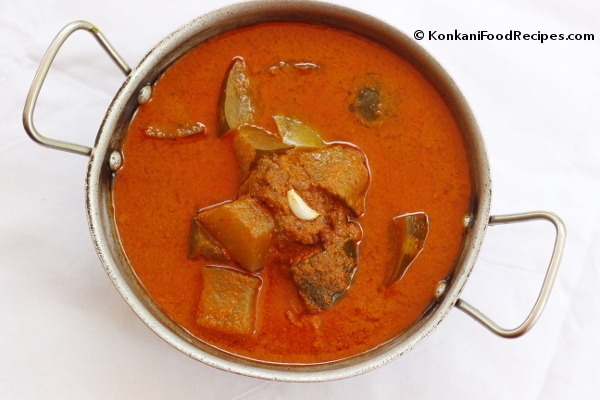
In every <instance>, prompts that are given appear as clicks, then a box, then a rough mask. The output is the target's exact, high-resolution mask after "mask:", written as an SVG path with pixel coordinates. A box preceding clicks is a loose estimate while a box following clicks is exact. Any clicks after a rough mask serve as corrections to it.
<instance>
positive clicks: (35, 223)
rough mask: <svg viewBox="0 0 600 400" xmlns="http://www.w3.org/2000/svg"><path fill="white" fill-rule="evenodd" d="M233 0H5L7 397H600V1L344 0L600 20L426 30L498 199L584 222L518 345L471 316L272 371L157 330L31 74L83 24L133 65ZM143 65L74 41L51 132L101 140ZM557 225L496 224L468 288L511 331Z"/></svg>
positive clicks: (535, 286)
mask: <svg viewBox="0 0 600 400" xmlns="http://www.w3.org/2000/svg"><path fill="white" fill-rule="evenodd" d="M228 3H230V1H204V0H195V1H190V2H186V1H182V0H170V1H159V0H146V1H144V2H141V1H140V2H133V1H123V0H120V1H116V0H109V1H74V0H72V1H41V0H40V1H27V2H26V1H19V2H17V1H12V0H1V2H0V195H1V198H0V221H1V222H0V224H1V225H0V398H2V399H42V398H43V399H83V398H85V399H130V398H143V399H166V398H169V399H241V398H244V399H268V398H285V399H304V398H312V399H331V398H343V399H365V398H410V399H420V398H423V399H442V398H443V399H453V398H454V399H459V398H460V399H463V400H466V399H483V398H485V399H565V398H573V399H574V398H577V399H589V398H597V397H596V396H597V395H598V393H600V383H599V379H598V378H600V375H598V374H599V372H598V371H599V370H600V339H599V338H600V322H599V320H600V311H599V310H600V296H599V295H598V292H599V288H600V272H599V270H600V254H599V249H600V227H599V223H600V161H598V153H599V151H600V139H599V135H600V132H599V128H600V123H599V119H598V116H599V114H600V6H599V5H598V4H599V3H597V2H593V1H591V0H590V1H579V2H577V1H568V2H567V1H557V0H554V1H543V2H542V1H516V0H513V1H489V2H485V4H484V2H475V1H473V2H469V1H453V2H442V1H440V2H425V1H423V2H417V1H409V2H402V1H378V0H370V1H351V0H344V1H341V0H338V1H337V3H339V4H342V5H346V6H351V7H354V8H357V9H359V10H362V11H366V12H368V13H370V14H372V15H374V16H376V17H378V18H380V19H383V20H385V21H387V22H389V23H390V24H392V25H394V26H396V27H398V28H399V29H401V30H403V31H404V32H406V33H407V34H409V35H412V34H413V32H414V31H415V30H417V29H421V30H424V31H425V33H427V32H428V31H430V30H432V31H433V30H436V31H438V32H440V33H442V32H443V33H445V32H454V30H455V29H457V30H458V31H460V32H464V33H475V32H477V31H479V30H487V31H490V32H494V33H507V32H508V31H509V30H511V29H513V30H520V31H522V32H529V33H537V31H538V30H539V31H541V32H544V33H565V34H568V33H593V34H594V35H595V40H594V41H587V42H583V41H581V42H574V41H571V42H567V41H563V42H552V41H548V42H545V43H540V42H535V41H529V42H526V41H520V42H515V41H512V42H509V41H503V42H498V41H492V42H488V41H483V42H448V41H444V42H440V41H438V42H434V41H430V40H427V38H426V39H424V40H422V41H421V42H420V43H421V45H423V46H424V47H425V48H426V49H427V50H428V51H430V53H431V54H432V55H433V56H434V57H435V58H436V59H437V60H439V62H440V63H441V64H442V65H443V66H444V67H445V68H446V69H447V70H448V72H449V73H450V75H451V76H453V78H454V79H455V81H456V82H457V84H458V85H459V87H460V88H461V89H462V91H463V92H464V94H465V96H466V98H467V100H468V101H469V103H470V105H471V107H472V108H473V110H474V112H475V115H476V116H477V118H478V121H479V124H480V127H481V131H482V133H483V136H484V138H485V140H486V144H487V149H488V155H489V158H490V163H491V168H492V182H493V202H492V213H493V214H503V213H512V212H520V211H530V210H538V209H544V210H551V211H554V212H556V213H557V214H559V215H560V216H561V217H562V218H563V219H564V221H565V223H566V225H567V229H568V240H567V246H566V252H565V255H564V259H563V263H562V266H561V270H560V271H559V275H558V279H557V281H556V284H555V287H554V291H553V293H552V296H551V299H550V301H549V303H548V305H547V308H546V310H545V312H544V314H543V315H542V317H541V319H540V320H539V322H538V324H537V325H536V326H535V328H534V329H533V330H532V331H531V332H529V333H528V334H526V335H525V336H524V337H522V338H519V339H514V340H507V339H501V338H498V337H496V336H494V335H493V334H491V333H489V332H488V331H487V330H485V329H484V328H482V327H481V326H480V325H479V324H477V323H476V322H474V321H473V320H472V319H470V318H469V317H467V316H466V315H464V314H463V313H462V312H460V311H459V310H454V311H452V312H451V313H450V315H449V317H448V318H447V319H446V320H445V321H444V322H443V323H442V324H441V325H440V326H439V328H438V329H437V330H436V331H435V332H434V333H433V335H431V336H430V337H429V338H428V339H427V340H425V341H424V342H423V343H421V344H420V345H419V346H418V347H417V348H415V349H414V350H413V351H412V352H410V353H408V354H407V355H405V356H403V357H401V358H400V359H398V360H396V361H394V362H392V363H391V364H389V365H387V366H384V367H382V368H380V369H378V370H376V371H373V372H369V373H367V374H365V375H361V376H358V377H355V378H351V379H347V380H343V381H337V382H328V383H318V384H300V383H279V382H270V381H263V380H259V379H254V378H248V377H244V376H238V375H234V374H231V373H226V372H222V371H220V370H216V369H213V368H211V367H208V366H205V365H203V364H201V363H200V362H197V361H195V360H193V359H191V358H188V357H187V356H185V355H183V354H181V353H179V352H178V351H177V350H175V349H173V348H172V347H170V346H169V345H168V344H166V343H165V342H163V341H162V340H161V339H160V338H159V337H158V336H156V335H155V334H154V333H153V332H152V331H151V330H150V329H149V328H147V327H146V326H145V325H144V324H143V323H142V322H141V321H140V320H139V319H138V318H137V317H136V316H135V314H134V313H133V312H132V311H131V310H130V309H129V307H128V306H127V304H126V303H125V301H124V300H123V299H122V298H121V297H120V295H119V294H118V292H117V290H116V289H115V288H114V286H113V285H112V283H111V281H110V279H109V278H108V276H107V275H106V273H105V271H104V269H103V267H102V265H101V264H100V262H99V261H98V258H97V256H96V254H95V251H94V248H93V246H92V241H91V239H90V235H89V231H88V226H87V219H86V214H85V209H84V179H85V172H86V166H87V159H86V158H85V157H82V156H78V155H74V154H69V153H64V152H59V151H53V150H50V149H46V148H43V147H41V146H38V145H37V144H35V143H34V142H32V141H31V140H30V139H29V138H28V137H27V136H26V134H25V132H24V130H23V127H22V123H21V114H22V110H23V105H24V102H25V97H26V95H27V92H28V90H29V85H30V83H31V80H32V79H33V76H34V74H35V71H36V70H37V67H38V65H39V63H40V60H41V57H42V55H43V54H44V52H45V50H46V48H47V47H48V45H49V44H50V42H51V40H52V39H53V37H54V35H55V34H56V33H57V32H58V31H59V30H60V29H61V28H62V27H63V26H64V25H66V24H67V23H68V22H70V21H72V20H76V19H86V20H89V21H91V22H92V23H94V24H96V25H97V26H98V27H99V28H100V29H101V30H102V31H103V32H104V34H105V35H106V36H107V37H108V38H109V40H110V41H111V42H112V43H113V45H114V46H115V47H116V48H117V50H118V51H119V52H120V53H121V54H122V56H123V57H124V58H125V59H126V60H127V61H128V62H129V64H130V65H131V66H135V65H137V63H138V62H139V61H140V60H141V58H142V57H143V56H144V55H145V54H146V52H147V51H149V50H150V49H151V48H152V47H153V46H154V45H155V44H156V43H157V42H158V41H159V40H161V39H162V38H163V37H164V36H166V35H167V34H169V33H170V32H171V31H173V30H175V29H176V28H178V27H179V26H180V25H182V24H184V23H185V22H187V21H189V20H191V19H193V18H195V17H196V16H199V15H201V14H203V13H206V12H208V11H210V10H213V9H215V8H218V7H220V6H222V5H226V4H228ZM123 79H124V77H123V76H122V75H121V73H120V72H119V70H118V69H117V68H116V67H115V65H114V64H112V62H111V61H110V60H109V59H108V58H107V57H106V55H105V54H104V52H103V51H102V50H101V48H100V47H99V46H98V45H97V43H96V42H95V41H94V40H93V38H92V37H91V36H90V35H89V34H87V33H77V34H75V35H74V36H72V37H71V39H69V41H68V42H67V43H66V45H65V46H64V48H63V50H62V51H61V52H60V54H59V56H58V58H57V60H56V62H55V65H54V66H53V68H52V71H51V72H50V74H49V77H48V80H47V83H46V85H45V87H44V88H43V90H42V93H41V97H40V102H39V104H38V107H37V111H36V115H35V120H36V126H37V128H38V129H39V130H40V132H42V133H43V134H45V135H47V136H49V137H53V138H60V139H63V140H68V141H72V142H75V143H80V144H85V145H89V146H91V145H92V144H93V141H94V137H95V133H96V132H97V130H98V128H99V126H100V123H101V120H102V117H103V115H104V112H105V111H106V109H107V107H108V105H109V103H110V101H111V100H112V97H113V96H114V95H115V93H116V92H117V90H118V88H119V87H120V85H121V83H122V82H123ZM552 244H553V228H552V226H551V225H550V224H548V223H544V222H540V223H529V224H520V225H509V226H499V227H491V228H490V229H488V233H487V236H486V240H485V244H484V247H483V250H482V252H481V255H480V258H479V261H478V263H477V265H476V268H475V270H474V273H473V274H472V276H471V279H470V280H469V282H468V284H467V286H466V288H465V291H464V292H463V294H462V298H464V299H465V300H467V301H469V302H470V303H472V304H473V305H475V306H477V307H478V308H480V309H481V310H482V311H484V312H486V313H487V314H489V315H490V316H491V317H492V318H494V319H496V320H497V321H498V322H499V323H500V324H502V325H506V326H508V327H513V326H516V325H518V324H519V323H520V322H521V320H523V319H524V317H525V316H526V315H527V313H528V312H529V309H530V307H531V305H532V304H533V302H534V300H535V298H536V297H537V292H538V290H539V287H540V285H541V282H542V279H543V276H544V272H545V269H546V266H547V263H548V260H549V258H550V253H551V249H552Z"/></svg>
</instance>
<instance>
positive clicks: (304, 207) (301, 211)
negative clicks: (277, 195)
mask: <svg viewBox="0 0 600 400" xmlns="http://www.w3.org/2000/svg"><path fill="white" fill-rule="evenodd" d="M287 198H288V203H289V204H290V208H291V209H292V212H293V213H294V215H295V216H296V217H298V218H300V219H304V220H311V219H315V218H317V217H318V216H319V213H318V212H316V211H315V210H313V209H312V208H310V207H309V206H308V204H306V203H305V202H304V200H302V197H300V196H299V195H298V193H296V191H295V190H294V189H291V190H288V192H287Z"/></svg>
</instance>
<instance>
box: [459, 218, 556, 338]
mask: <svg viewBox="0 0 600 400" xmlns="http://www.w3.org/2000/svg"><path fill="white" fill-rule="evenodd" d="M536 219H545V220H547V221H550V222H551V223H552V224H553V225H554V227H555V228H556V239H555V241H554V250H553V252H552V258H551V259H550V265H549V266H548V270H547V272H546V276H545V278H544V283H543V284H542V290H541V291H540V294H539V296H538V298H537V300H536V302H535V304H534V306H533V309H532V310H531V313H529V316H528V317H527V319H525V321H524V322H523V323H522V324H521V325H519V326H518V327H516V328H514V329H505V328H502V327H500V326H499V325H498V324H496V323H495V322H494V321H492V320H491V319H489V318H488V317H487V316H486V315H484V314H483V313H482V312H481V311H479V310H478V309H476V308H475V307H473V306H472V305H470V304H469V303H467V302H466V301H464V300H462V299H458V301H457V302H456V304H455V306H456V308H458V309H460V310H461V311H464V312H465V313H467V314H468V315H470V316H471V317H472V318H473V319H475V321H477V322H479V323H480V324H481V325H483V326H484V327H486V328H487V329H489V330H490V331H492V332H493V333H495V334H496V335H498V336H502V337H505V338H516V337H519V336H521V335H523V334H525V333H526V332H527V331H529V330H530V329H531V328H532V327H533V325H534V324H535V323H536V322H537V320H538V318H539V317H540V315H541V314H542V311H543V310H544V307H545V306H546V303H547V301H548V297H549V296H550V292H551V291H552V286H553V285H554V280H555V278H556V273H557V272H558V266H559V265H560V260H561V258H562V254H563V249H564V246H565V237H566V234H567V232H566V228H565V225H564V223H563V221H562V220H561V219H560V218H559V217H558V216H557V215H556V214H554V213H551V212H546V211H535V212H528V213H522V214H508V215H497V216H492V217H490V222H489V224H490V225H499V224H509V223H513V222H525V221H531V220H536Z"/></svg>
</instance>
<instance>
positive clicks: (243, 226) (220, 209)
mask: <svg viewBox="0 0 600 400" xmlns="http://www.w3.org/2000/svg"><path fill="white" fill-rule="evenodd" d="M196 220H197V221H198V222H200V224H201V225H202V227H204V229H205V230H206V231H208V233H209V234H210V235H211V236H212V237H213V238H215V239H216V240H217V241H218V243H220V244H221V245H222V246H223V247H224V248H225V249H226V250H227V252H228V253H229V254H231V256H232V257H233V258H234V259H235V260H236V261H237V262H238V263H239V264H240V265H241V266H242V267H244V268H246V269H247V270H248V271H257V270H259V269H261V268H263V267H264V266H265V264H266V263H267V262H268V261H269V259H268V257H269V252H268V251H269V248H270V245H271V241H272V238H273V230H274V228H275V224H274V221H273V217H272V216H271V214H270V213H269V211H268V210H266V209H265V207H264V206H263V205H262V204H261V203H260V202H258V201H256V200H254V199H251V198H246V199H243V200H236V201H232V202H230V203H225V204H222V205H219V206H217V207H214V208H210V209H208V210H204V211H201V212H200V213H198V215H196Z"/></svg>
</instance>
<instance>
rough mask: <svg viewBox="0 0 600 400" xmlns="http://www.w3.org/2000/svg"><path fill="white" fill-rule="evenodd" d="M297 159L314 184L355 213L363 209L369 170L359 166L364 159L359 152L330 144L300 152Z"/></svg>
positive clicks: (358, 213)
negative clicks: (318, 148)
mask: <svg viewBox="0 0 600 400" xmlns="http://www.w3.org/2000/svg"><path fill="white" fill-rule="evenodd" d="M300 161H301V162H302V163H303V165H305V169H306V172H307V173H308V175H309V176H310V178H311V179H313V180H314V181H315V182H316V184H317V186H318V187H320V188H322V189H324V190H327V191H328V192H330V193H331V194H333V195H334V196H335V197H337V198H338V199H340V200H341V201H342V202H343V203H344V204H346V205H347V206H348V207H350V209H351V210H352V211H353V212H354V214H355V215H357V216H361V215H362V214H363V213H364V212H365V195H366V193H367V189H368V187H369V171H368V170H367V169H366V168H364V167H363V166H364V164H365V161H364V158H363V156H362V154H361V152H360V151H358V150H356V149H353V148H351V147H346V146H330V147H326V148H324V149H320V150H316V151H311V152H308V153H304V154H301V155H300Z"/></svg>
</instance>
